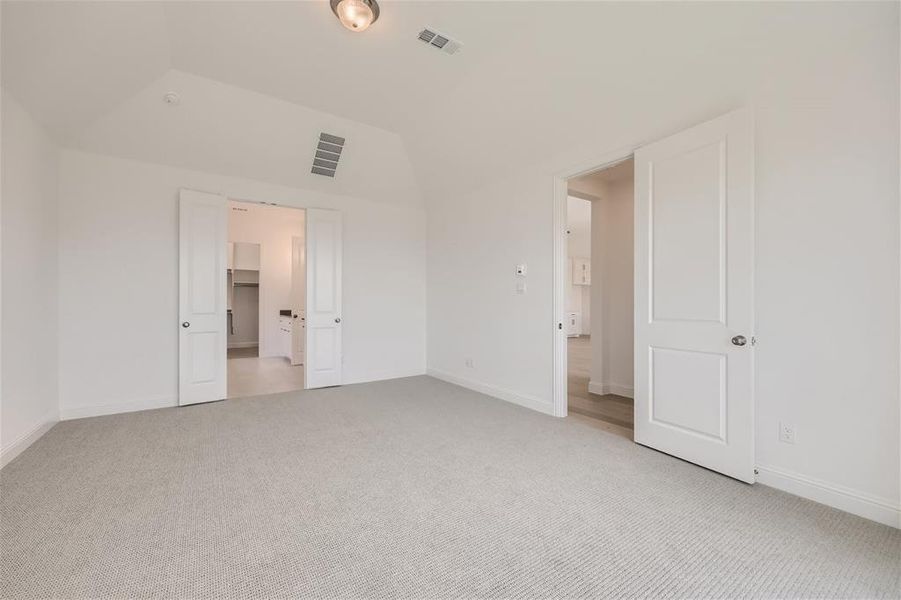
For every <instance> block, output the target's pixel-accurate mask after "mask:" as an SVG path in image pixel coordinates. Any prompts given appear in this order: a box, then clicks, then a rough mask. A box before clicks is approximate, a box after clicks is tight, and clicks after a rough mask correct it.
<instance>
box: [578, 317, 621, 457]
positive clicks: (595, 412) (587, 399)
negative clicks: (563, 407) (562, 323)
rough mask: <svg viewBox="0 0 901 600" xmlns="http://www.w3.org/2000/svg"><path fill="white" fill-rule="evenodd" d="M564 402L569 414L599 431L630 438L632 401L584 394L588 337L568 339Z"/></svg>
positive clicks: (587, 392)
mask: <svg viewBox="0 0 901 600" xmlns="http://www.w3.org/2000/svg"><path fill="white" fill-rule="evenodd" d="M567 345H568V360H569V368H568V372H567V378H568V385H567V389H568V399H567V405H568V406H567V408H568V411H569V412H570V413H572V414H576V415H580V416H582V417H590V418H591V419H592V420H593V421H599V422H600V425H599V426H600V427H601V428H602V429H604V430H606V431H610V432H611V433H616V434H618V435H621V436H623V437H626V438H629V439H630V440H631V439H632V437H633V433H632V431H633V417H634V414H633V410H634V408H633V406H634V403H633V400H632V399H631V398H626V397H625V396H617V395H616V394H605V395H603V396H600V395H598V394H592V393H591V392H589V391H588V382H589V379H590V364H591V336H587V335H584V336H579V337H572V338H569V339H568V344H567Z"/></svg>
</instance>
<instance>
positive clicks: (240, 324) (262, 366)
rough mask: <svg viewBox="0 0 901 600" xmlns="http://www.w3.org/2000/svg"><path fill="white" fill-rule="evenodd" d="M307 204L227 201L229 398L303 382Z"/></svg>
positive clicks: (298, 385) (300, 385)
mask: <svg viewBox="0 0 901 600" xmlns="http://www.w3.org/2000/svg"><path fill="white" fill-rule="evenodd" d="M305 220H306V214H305V211H304V209H300V208H289V207H283V206H272V205H267V204H259V203H254V202H245V201H238V200H229V202H228V254H227V257H228V259H227V269H226V285H227V287H228V291H227V296H226V297H227V303H226V304H227V308H226V312H227V344H228V349H227V360H226V369H227V372H228V386H227V396H226V397H227V398H243V397H248V396H260V395H265V394H273V393H278V392H289V391H294V390H301V389H303V388H304V349H305V348H304V346H305V343H304V338H305V331H304V329H305V324H306V306H305V302H306V291H305V290H306V264H305V258H306V253H305V249H304V248H305V246H304V244H305V239H304V235H305Z"/></svg>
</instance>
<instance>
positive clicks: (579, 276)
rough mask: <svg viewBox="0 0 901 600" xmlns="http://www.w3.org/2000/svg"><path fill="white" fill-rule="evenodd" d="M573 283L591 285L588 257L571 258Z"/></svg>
mask: <svg viewBox="0 0 901 600" xmlns="http://www.w3.org/2000/svg"><path fill="white" fill-rule="evenodd" d="M573 285H591V261H590V260H589V259H587V258H574V259H573Z"/></svg>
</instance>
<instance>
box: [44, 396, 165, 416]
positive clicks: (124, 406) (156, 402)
mask: <svg viewBox="0 0 901 600" xmlns="http://www.w3.org/2000/svg"><path fill="white" fill-rule="evenodd" d="M172 406H178V398H175V397H172V396H159V397H156V398H147V399H145V400H134V401H132V402H117V403H115V404H95V405H93V406H79V407H76V408H64V409H62V410H61V411H60V413H59V418H60V420H61V421H69V420H71V419H83V418H85V417H100V416H103V415H115V414H119V413H128V412H135V411H139V410H153V409H155V408H168V407H172Z"/></svg>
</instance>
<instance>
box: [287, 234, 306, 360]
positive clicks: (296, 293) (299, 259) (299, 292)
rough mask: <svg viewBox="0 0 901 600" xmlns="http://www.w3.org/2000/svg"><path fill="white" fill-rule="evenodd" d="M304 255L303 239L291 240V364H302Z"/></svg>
mask: <svg viewBox="0 0 901 600" xmlns="http://www.w3.org/2000/svg"><path fill="white" fill-rule="evenodd" d="M306 253H307V249H306V246H305V245H304V242H303V238H302V237H300V236H293V237H292V238H291V316H292V317H293V318H292V320H291V364H292V365H302V364H303V349H304V345H305V344H306V311H305V310H304V306H305V305H306V300H307V297H306V296H307V294H306V288H307V273H306V268H305V267H306V265H305V262H306Z"/></svg>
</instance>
